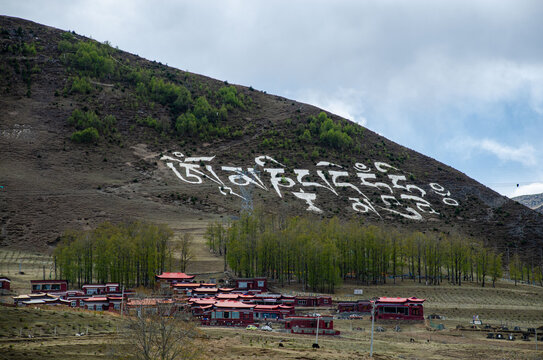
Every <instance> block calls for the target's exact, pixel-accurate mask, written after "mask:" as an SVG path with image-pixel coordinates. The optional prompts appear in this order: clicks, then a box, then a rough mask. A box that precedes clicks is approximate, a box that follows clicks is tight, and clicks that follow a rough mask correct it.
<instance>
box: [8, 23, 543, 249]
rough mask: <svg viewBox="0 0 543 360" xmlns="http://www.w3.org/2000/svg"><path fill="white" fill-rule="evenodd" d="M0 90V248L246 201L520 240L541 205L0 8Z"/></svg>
mask: <svg viewBox="0 0 543 360" xmlns="http://www.w3.org/2000/svg"><path fill="white" fill-rule="evenodd" d="M0 92H1V94H2V96H1V97H0V108H1V109H2V112H0V147H1V149H2V155H3V156H2V160H1V163H0V168H1V169H2V171H1V175H0V185H2V186H3V189H2V190H0V201H1V204H2V207H1V208H0V229H1V231H0V246H9V247H14V248H21V249H29V248H36V249H44V248H47V246H54V245H55V243H56V241H57V240H58V238H59V235H60V234H61V233H62V232H63V231H65V230H66V229H81V228H91V227H93V226H95V225H96V224H98V223H100V222H103V221H106V220H110V221H120V220H124V219H145V220H150V221H157V222H164V223H167V224H169V225H170V226H171V227H172V228H173V229H174V230H180V229H190V228H191V226H192V225H191V224H194V223H196V222H200V221H201V220H204V221H205V220H215V219H230V218H231V217H233V216H237V215H238V214H239V212H240V209H242V208H243V207H250V206H253V207H260V208H263V209H264V210H265V211H269V212H274V213H279V214H289V215H304V214H307V215H311V216H316V217H332V216H337V217H339V218H340V219H353V218H354V219H360V221H361V222H363V223H366V224H389V225H391V226H395V227H398V228H400V229H406V230H420V231H425V232H435V233H436V234H437V233H439V232H445V233H448V232H456V233H460V234H462V235H465V236H470V237H476V238H482V239H485V241H486V242H487V244H489V245H495V246H496V247H497V248H499V249H501V250H504V249H505V248H506V247H510V248H511V249H513V250H515V249H520V250H521V252H523V253H525V254H530V253H532V254H535V253H533V252H531V250H533V249H536V248H539V247H540V246H541V244H542V243H543V216H542V215H541V214H538V213H536V212H535V211H532V210H530V209H528V208H526V207H525V206H523V205H520V204H518V203H517V202H515V201H512V200H510V199H508V198H506V197H504V196H501V195H499V194H497V193H496V192H494V191H492V190H491V189H489V188H487V187H485V186H484V185H482V184H480V183H478V182H476V181H475V180H473V179H471V178H469V177H468V176H466V175H465V174H463V173H461V172H459V171H457V170H455V169H453V168H451V167H449V166H447V165H445V164H443V163H440V162H438V161H436V160H434V159H432V158H429V157H427V156H425V155H423V154H420V153H417V152H415V151H413V150H410V149H408V148H405V147H403V146H401V145H399V144H396V143H394V142H392V141H390V140H388V139H386V138H384V137H383V136H380V135H379V134H376V133H374V132H372V131H371V130H370V129H367V128H364V127H362V126H360V125H358V124H355V123H353V122H350V121H348V120H346V119H343V118H341V117H339V116H336V115H334V114H330V113H326V112H323V110H321V109H318V108H317V107H314V106H311V105H308V104H304V103H300V102H297V101H294V100H289V99H286V98H283V97H281V96H276V95H269V94H266V93H265V92H264V91H259V90H256V89H253V88H252V87H251V86H241V85H232V84H229V83H228V82H227V81H224V80H223V81H220V80H215V79H211V78H209V77H206V76H203V75H199V74H194V73H190V72H187V71H182V70H179V69H174V68H171V67H168V66H166V65H164V64H161V63H159V62H156V61H148V60H145V59H142V58H140V57H138V56H137V55H134V54H130V53H127V52H124V51H121V50H119V49H116V48H113V47H112V46H111V45H110V44H108V43H104V44H102V43H98V42H96V41H94V40H91V39H88V38H85V37H83V36H80V35H78V34H75V33H73V32H69V31H63V30H59V29H54V28H51V27H47V26H44V25H40V24H36V23H33V22H30V21H27V20H23V19H17V18H12V17H6V16H1V17H0ZM537 254H539V253H537ZM537 254H536V255H537ZM537 256H539V255H537Z"/></svg>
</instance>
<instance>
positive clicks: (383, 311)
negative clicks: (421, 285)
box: [375, 297, 425, 320]
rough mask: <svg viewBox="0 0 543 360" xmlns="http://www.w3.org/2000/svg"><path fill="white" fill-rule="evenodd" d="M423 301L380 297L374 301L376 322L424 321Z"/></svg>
mask: <svg viewBox="0 0 543 360" xmlns="http://www.w3.org/2000/svg"><path fill="white" fill-rule="evenodd" d="M424 301H425V299H418V298H416V297H410V298H399V297H398V298H391V297H380V298H378V299H377V300H376V301H375V319H376V320H381V319H382V320H424V309H423V303H424Z"/></svg>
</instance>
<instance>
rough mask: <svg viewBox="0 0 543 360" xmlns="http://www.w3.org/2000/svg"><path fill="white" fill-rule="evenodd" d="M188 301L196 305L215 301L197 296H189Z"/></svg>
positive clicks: (214, 301)
mask: <svg viewBox="0 0 543 360" xmlns="http://www.w3.org/2000/svg"><path fill="white" fill-rule="evenodd" d="M189 302H191V303H193V304H196V305H213V304H215V303H216V302H217V300H215V299H198V298H191V299H189Z"/></svg>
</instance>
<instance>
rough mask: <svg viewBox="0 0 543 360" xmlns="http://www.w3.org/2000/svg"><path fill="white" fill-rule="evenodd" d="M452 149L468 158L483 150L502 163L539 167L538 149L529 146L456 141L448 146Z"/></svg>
mask: <svg viewBox="0 0 543 360" xmlns="http://www.w3.org/2000/svg"><path fill="white" fill-rule="evenodd" d="M447 147H448V148H450V149H455V150H456V151H458V152H462V153H464V155H465V156H466V157H470V154H471V152H472V151H473V150H482V151H484V152H487V153H490V154H492V155H494V156H496V157H497V158H498V159H500V160H502V161H514V162H518V163H521V164H523V165H525V166H535V165H537V163H538V161H537V156H536V153H537V151H536V149H535V148H534V147H533V146H532V145H529V144H522V145H520V146H518V147H513V146H509V145H504V144H500V143H499V142H497V141H495V140H491V139H472V138H464V139H459V138H457V139H455V140H454V141H450V142H449V143H448V144H447Z"/></svg>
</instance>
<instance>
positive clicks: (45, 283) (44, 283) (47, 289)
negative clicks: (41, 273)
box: [30, 280, 68, 294]
mask: <svg viewBox="0 0 543 360" xmlns="http://www.w3.org/2000/svg"><path fill="white" fill-rule="evenodd" d="M30 285H31V286H32V293H33V294H37V293H63V292H66V290H68V281H66V280H30Z"/></svg>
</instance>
